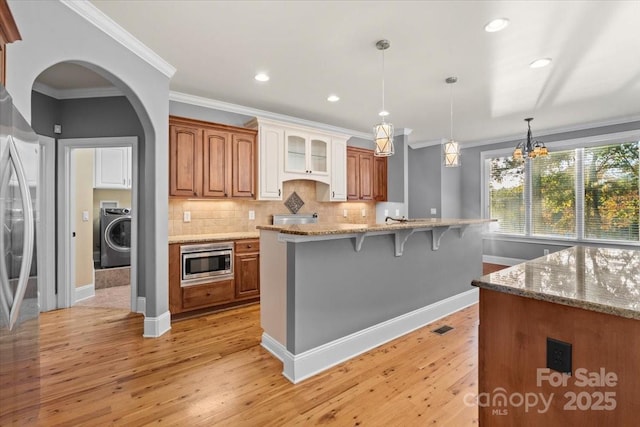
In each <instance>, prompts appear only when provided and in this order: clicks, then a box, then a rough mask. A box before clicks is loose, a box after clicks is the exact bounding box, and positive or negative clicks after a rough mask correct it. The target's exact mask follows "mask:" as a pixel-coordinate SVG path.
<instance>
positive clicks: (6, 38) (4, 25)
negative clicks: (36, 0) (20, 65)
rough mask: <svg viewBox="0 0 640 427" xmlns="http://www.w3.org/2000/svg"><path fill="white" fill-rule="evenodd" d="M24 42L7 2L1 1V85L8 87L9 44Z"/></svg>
mask: <svg viewBox="0 0 640 427" xmlns="http://www.w3.org/2000/svg"><path fill="white" fill-rule="evenodd" d="M17 40H22V37H20V32H19V31H18V27H17V26H16V21H15V20H14V19H13V15H12V14H11V10H9V5H8V4H7V2H6V1H5V0H1V1H0V83H2V85H3V86H6V77H7V73H6V66H7V53H6V49H7V44H9V43H13V42H15V41H17Z"/></svg>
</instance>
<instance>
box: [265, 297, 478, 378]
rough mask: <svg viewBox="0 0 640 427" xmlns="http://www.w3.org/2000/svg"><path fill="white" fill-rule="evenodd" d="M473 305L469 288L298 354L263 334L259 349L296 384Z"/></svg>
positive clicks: (474, 298) (476, 300) (475, 299)
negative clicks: (276, 362) (277, 360)
mask: <svg viewBox="0 0 640 427" xmlns="http://www.w3.org/2000/svg"><path fill="white" fill-rule="evenodd" d="M477 302H478V290H477V289H471V290H469V291H466V292H463V293H460V294H458V295H454V296H452V297H449V298H446V299H444V300H442V301H438V302H435V303H433V304H430V305H428V306H426V307H422V308H419V309H417V310H414V311H412V312H409V313H406V314H403V315H401V316H398V317H396V318H393V319H390V320H387V321H385V322H382V323H379V324H377V325H374V326H371V327H369V328H366V329H363V330H361V331H358V332H355V333H353V334H350V335H347V336H346V337H342V338H339V339H337V340H334V341H331V342H329V343H326V344H323V345H321V346H318V347H316V348H312V349H311V350H307V351H305V352H303V353H300V354H292V353H291V352H289V351H288V350H286V349H285V348H284V346H283V345H282V344H280V343H278V342H276V341H275V340H273V339H272V338H271V337H269V336H268V335H266V334H263V335H262V346H263V347H264V348H265V349H267V350H268V351H269V352H270V353H271V354H273V355H274V356H275V357H277V358H278V359H280V360H281V361H282V362H283V365H284V372H283V375H284V376H285V377H286V378H287V379H288V380H289V381H291V382H292V383H294V384H296V383H299V382H301V381H303V380H305V379H307V378H309V377H311V376H313V375H315V374H317V373H319V372H322V371H324V370H326V369H329V368H331V367H332V366H335V365H337V364H339V363H342V362H344V361H345V360H348V359H351V358H353V357H355V356H357V355H359V354H362V353H364V352H366V351H369V350H371V349H373V348H375V347H378V346H380V345H382V344H384V343H386V342H389V341H391V340H394V339H396V338H398V337H400V336H402V335H405V334H408V333H409V332H412V331H415V330H416V329H419V328H422V327H423V326H425V325H428V324H429V323H433V322H435V321H436V320H438V319H441V318H443V317H445V316H448V315H450V314H452V313H454V312H456V311H459V310H462V309H463V308H465V307H468V306H470V305H473V304H475V303H477ZM265 335H266V337H268V339H267V340H265ZM269 339H271V340H269ZM283 351H284V354H283Z"/></svg>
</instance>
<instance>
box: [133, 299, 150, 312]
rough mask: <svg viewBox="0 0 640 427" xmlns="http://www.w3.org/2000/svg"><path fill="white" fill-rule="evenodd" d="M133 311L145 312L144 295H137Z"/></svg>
mask: <svg viewBox="0 0 640 427" xmlns="http://www.w3.org/2000/svg"><path fill="white" fill-rule="evenodd" d="M133 311H135V312H136V313H141V314H145V313H146V312H147V299H146V298H145V297H137V299H136V306H135V309H134V310H133Z"/></svg>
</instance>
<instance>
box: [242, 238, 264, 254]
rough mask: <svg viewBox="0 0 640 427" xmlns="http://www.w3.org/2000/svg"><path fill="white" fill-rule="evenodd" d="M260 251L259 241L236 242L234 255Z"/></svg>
mask: <svg viewBox="0 0 640 427" xmlns="http://www.w3.org/2000/svg"><path fill="white" fill-rule="evenodd" d="M259 251H260V239H248V240H236V253H237V254H243V253H249V252H259Z"/></svg>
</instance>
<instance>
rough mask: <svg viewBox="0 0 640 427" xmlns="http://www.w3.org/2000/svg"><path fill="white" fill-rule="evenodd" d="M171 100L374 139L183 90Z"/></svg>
mask: <svg viewBox="0 0 640 427" xmlns="http://www.w3.org/2000/svg"><path fill="white" fill-rule="evenodd" d="M169 101H173V102H180V103H183V104H190V105H195V106H197V107H204V108H211V109H214V110H220V111H226V112H229V113H236V114H242V115H245V116H252V117H259V118H261V119H267V120H276V121H278V122H285V123H289V124H293V125H300V126H308V127H312V128H315V129H320V130H324V131H327V132H334V133H342V134H347V135H350V136H355V137H358V138H363V139H373V136H372V134H370V133H365V132H360V131H356V130H352V129H345V128H341V127H338V126H333V125H328V124H326V123H319V122H314V121H311V120H306V119H300V118H298V117H293V116H287V115H285V114H279V113H272V112H270V111H266V110H260V109H257V108H252V107H245V106H243V105H238V104H231V103H229V102H224V101H218V100H215V99H210V98H204V97H201V96H196V95H189V94H187V93H182V92H175V91H170V92H169Z"/></svg>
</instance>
